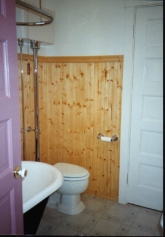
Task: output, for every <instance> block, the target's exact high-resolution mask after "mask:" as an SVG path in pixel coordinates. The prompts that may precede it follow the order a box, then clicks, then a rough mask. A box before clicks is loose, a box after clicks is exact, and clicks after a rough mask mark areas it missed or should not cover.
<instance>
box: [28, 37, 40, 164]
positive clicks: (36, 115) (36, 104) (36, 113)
mask: <svg viewBox="0 0 165 237" xmlns="http://www.w3.org/2000/svg"><path fill="white" fill-rule="evenodd" d="M30 46H31V49H32V50H33V58H34V119H35V136H36V137H35V139H36V161H40V137H39V132H40V129H39V99H38V50H39V49H40V43H39V42H38V41H34V40H31V41H30Z"/></svg>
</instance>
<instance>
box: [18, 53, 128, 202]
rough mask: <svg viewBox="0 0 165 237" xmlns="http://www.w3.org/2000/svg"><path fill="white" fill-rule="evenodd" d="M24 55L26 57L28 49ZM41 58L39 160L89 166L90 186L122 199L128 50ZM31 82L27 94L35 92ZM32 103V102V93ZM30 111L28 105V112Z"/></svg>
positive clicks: (90, 189)
mask: <svg viewBox="0 0 165 237" xmlns="http://www.w3.org/2000/svg"><path fill="white" fill-rule="evenodd" d="M23 58H24V62H26V60H27V55H24V57H23ZM38 61H39V72H38V75H39V107H40V110H39V111H40V114H39V120H40V155H41V157H40V160H41V161H42V162H46V163H49V164H55V163H57V162H68V163H72V164H77V165H80V166H83V167H85V168H86V169H88V170H89V172H90V179H89V186H88V189H87V191H86V192H87V193H91V194H94V195H97V196H101V197H105V198H108V199H111V200H116V201H117V199H118V189H119V162H120V123H121V98H122V97H121V96H122V73H123V56H121V55H119V56H103V57H101V56H99V57H50V58H48V57H39V58H38ZM19 80H20V77H19ZM27 80H28V79H27ZM28 83H30V82H28ZM28 87H29V85H28V84H27V86H26V88H25V90H27V92H25V95H26V97H27V95H28V96H33V91H31V92H30V91H29V90H28ZM30 88H31V86H30ZM31 89H32V88H31ZM20 91H21V90H20ZM27 101H28V100H27ZM29 103H30V107H31V106H32V105H31V104H32V99H31V100H29ZM26 106H29V105H26ZM30 111H32V110H27V109H26V112H25V113H26V117H28V116H30V115H28V113H30ZM31 119H32V118H31ZM28 124H29V122H28ZM99 133H103V134H104V136H108V137H112V136H113V135H115V134H116V135H118V138H119V139H118V141H116V142H111V143H107V142H103V141H101V140H99V139H97V135H98V134H99ZM32 146H33V145H32Z"/></svg>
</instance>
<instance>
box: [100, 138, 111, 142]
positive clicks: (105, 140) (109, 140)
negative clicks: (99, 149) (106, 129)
mask: <svg viewBox="0 0 165 237" xmlns="http://www.w3.org/2000/svg"><path fill="white" fill-rule="evenodd" d="M101 141H103V142H111V141H112V139H111V137H101Z"/></svg>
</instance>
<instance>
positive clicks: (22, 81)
mask: <svg viewBox="0 0 165 237" xmlns="http://www.w3.org/2000/svg"><path fill="white" fill-rule="evenodd" d="M23 44H24V42H23V40H22V39H18V45H19V47H20V70H21V87H22V129H21V133H23V141H22V145H23V148H22V150H23V151H22V157H23V160H26V157H25V116H24V77H23V76H24V71H23V64H22V47H23Z"/></svg>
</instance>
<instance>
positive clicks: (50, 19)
mask: <svg viewBox="0 0 165 237" xmlns="http://www.w3.org/2000/svg"><path fill="white" fill-rule="evenodd" d="M15 2H16V4H18V5H20V6H22V7H25V8H27V9H30V10H32V11H34V12H37V13H40V14H41V15H43V16H45V17H47V18H49V20H48V21H40V22H16V24H17V25H18V26H42V25H46V24H50V23H51V22H52V21H53V16H52V15H51V14H49V13H48V12H46V11H44V10H42V9H39V8H38V7H35V6H33V5H31V4H29V3H26V2H23V1H21V0H15Z"/></svg>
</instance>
